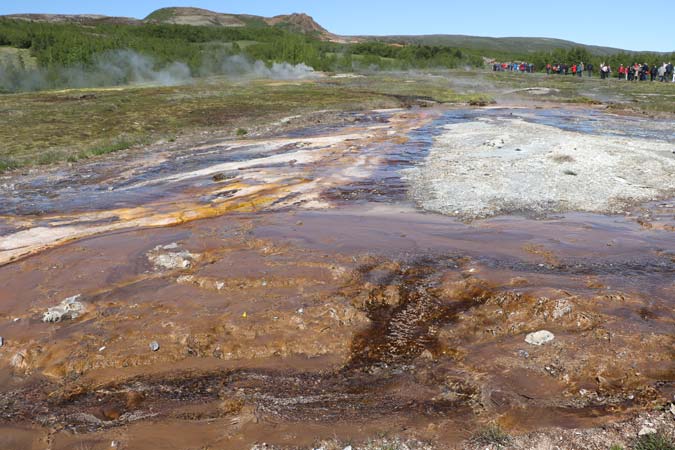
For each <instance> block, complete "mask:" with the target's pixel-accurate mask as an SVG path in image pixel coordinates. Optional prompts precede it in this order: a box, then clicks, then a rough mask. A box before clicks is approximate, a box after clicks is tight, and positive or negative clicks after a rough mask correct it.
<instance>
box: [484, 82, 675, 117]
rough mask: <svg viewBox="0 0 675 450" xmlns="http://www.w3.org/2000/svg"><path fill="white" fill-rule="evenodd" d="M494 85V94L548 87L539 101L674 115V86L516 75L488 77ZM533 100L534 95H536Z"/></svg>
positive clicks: (671, 84) (656, 83)
mask: <svg viewBox="0 0 675 450" xmlns="http://www.w3.org/2000/svg"><path fill="white" fill-rule="evenodd" d="M485 80H486V82H487V83H488V84H490V85H492V86H493V91H492V92H493V94H494V93H496V92H498V91H502V92H503V91H508V90H516V89H528V88H536V87H540V88H549V89H552V90H554V91H553V92H551V94H550V95H546V96H539V95H538V96H536V98H537V99H538V100H545V101H551V102H561V103H587V104H607V105H608V107H609V108H611V109H615V110H626V109H627V110H632V111H636V112H646V113H672V114H675V83H659V82H653V83H652V82H644V81H643V82H628V81H625V80H617V79H616V78H612V79H609V80H601V79H600V78H599V77H598V76H597V74H596V76H595V77H593V78H588V77H582V78H579V77H575V76H572V75H568V76H560V75H551V76H547V75H546V74H540V73H536V74H517V73H510V72H497V73H492V72H490V73H489V74H487V75H485ZM533 97H534V96H533Z"/></svg>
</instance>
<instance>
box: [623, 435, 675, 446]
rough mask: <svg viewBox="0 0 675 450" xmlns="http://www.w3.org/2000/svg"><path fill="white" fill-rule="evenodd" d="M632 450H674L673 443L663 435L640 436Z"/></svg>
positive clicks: (674, 444)
mask: <svg viewBox="0 0 675 450" xmlns="http://www.w3.org/2000/svg"><path fill="white" fill-rule="evenodd" d="M633 449H634V450H675V442H673V440H672V439H671V438H669V437H668V436H666V435H665V434H663V433H654V434H646V435H644V436H640V437H639V438H638V439H637V441H636V442H635V445H634V446H633Z"/></svg>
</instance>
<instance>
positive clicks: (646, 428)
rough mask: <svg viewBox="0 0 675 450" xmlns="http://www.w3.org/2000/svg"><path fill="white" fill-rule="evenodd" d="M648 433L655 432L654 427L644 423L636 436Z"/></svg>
mask: <svg viewBox="0 0 675 450" xmlns="http://www.w3.org/2000/svg"><path fill="white" fill-rule="evenodd" d="M648 434H656V429H655V428H652V427H649V426H646V425H645V426H643V427H642V428H641V429H640V431H638V436H646V435H648Z"/></svg>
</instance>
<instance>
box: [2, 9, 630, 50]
mask: <svg viewBox="0 0 675 450" xmlns="http://www.w3.org/2000/svg"><path fill="white" fill-rule="evenodd" d="M0 17H7V18H12V19H22V20H30V21H37V22H51V23H58V22H61V23H80V24H84V25H96V24H126V25H142V24H145V23H152V24H176V25H192V26H213V27H226V28H242V27H247V26H253V27H263V28H265V27H274V28H280V29H284V30H287V31H290V32H293V33H302V34H306V35H311V36H313V37H316V38H318V39H320V40H323V41H330V42H338V43H354V42H363V41H379V42H385V43H392V44H419V45H429V46H447V47H455V48H462V49H467V50H475V51H480V52H483V53H493V54H495V56H496V55H500V54H520V55H523V54H528V53H535V52H550V51H553V50H558V49H560V50H570V49H573V48H579V47H581V48H584V49H586V50H587V51H589V52H590V53H592V54H594V55H597V56H610V55H616V54H618V53H622V52H623V53H635V52H631V51H627V50H622V49H618V48H612V47H601V46H595V45H587V44H579V43H576V42H572V41H567V40H563V39H555V38H540V37H503V38H494V37H484V36H466V35H453V34H435V35H421V36H405V35H395V36H367V35H366V36H353V37H350V36H339V35H336V34H333V33H331V32H329V31H328V30H326V29H325V28H324V27H323V26H321V25H320V24H319V23H317V22H316V21H315V20H314V19H313V18H312V17H311V16H309V15H307V14H303V13H293V14H285V15H279V16H274V17H262V16H255V15H248V14H227V13H219V12H215V11H209V10H207V9H201V8H192V7H171V8H161V9H158V10H156V11H154V12H152V13H150V14H149V15H148V16H147V17H145V18H144V19H142V20H141V19H134V18H129V17H107V16H102V15H95V14H82V15H63V14H13V15H9V16H0Z"/></svg>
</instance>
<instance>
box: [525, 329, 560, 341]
mask: <svg viewBox="0 0 675 450" xmlns="http://www.w3.org/2000/svg"><path fill="white" fill-rule="evenodd" d="M553 339H555V335H554V334H553V333H551V332H550V331H547V330H541V331H537V332H535V333H530V334H528V335H527V336H525V342H527V343H528V344H531V345H544V344H546V343H547V342H551V341H552V340H553Z"/></svg>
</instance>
